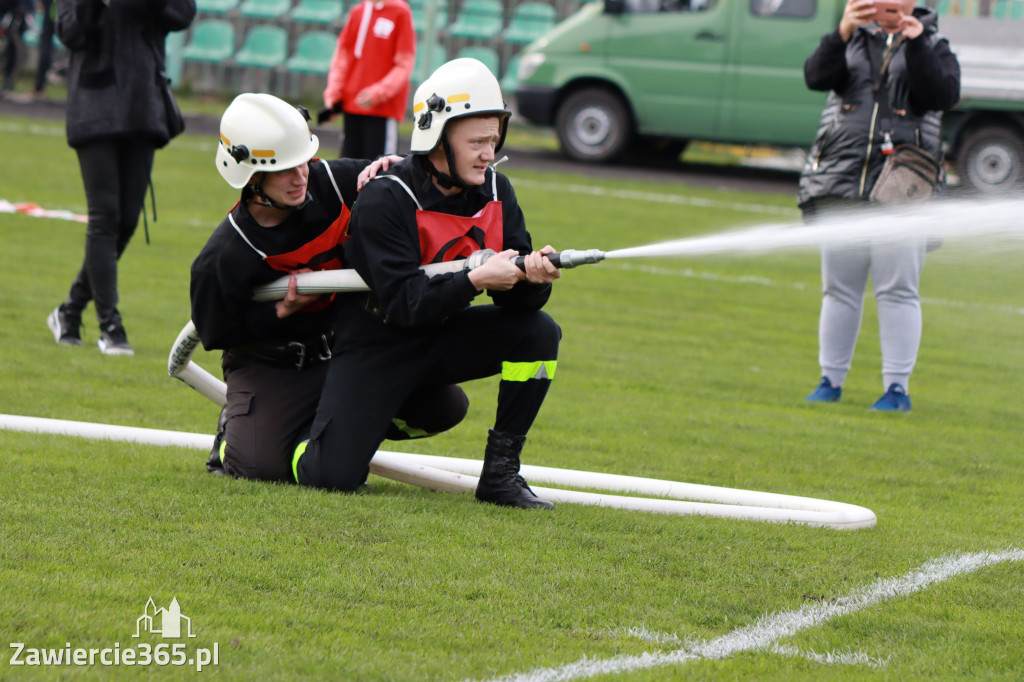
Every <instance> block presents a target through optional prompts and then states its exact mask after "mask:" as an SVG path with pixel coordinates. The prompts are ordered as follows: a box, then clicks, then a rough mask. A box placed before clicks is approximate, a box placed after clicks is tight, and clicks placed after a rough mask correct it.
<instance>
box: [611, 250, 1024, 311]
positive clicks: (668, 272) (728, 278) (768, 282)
mask: <svg viewBox="0 0 1024 682" xmlns="http://www.w3.org/2000/svg"><path fill="white" fill-rule="evenodd" d="M606 262H607V261H606ZM601 267H602V268H605V269H618V270H628V271H632V272H644V273H647V274H650V275H661V276H664V277H683V278H686V279H702V280H706V281H709V282H726V283H728V284H756V285H758V286H765V287H782V288H785V289H793V290H794V291H806V290H807V289H809V288H812V287H810V286H808V285H807V284H805V283H803V282H789V283H782V282H776V281H775V280H772V279H768V278H767V277H758V276H754V275H723V274H720V273H717V272H707V271H698V270H693V269H691V268H682V269H676V268H659V267H654V266H651V265H630V264H629V263H609V264H607V265H605V264H604V263H602V264H601ZM814 286H817V285H814ZM921 303H924V304H926V305H941V306H947V307H950V308H965V309H968V310H988V311H992V312H997V313H1006V314H1008V315H1024V307H1021V306H1012V305H1004V304H998V303H977V302H965V301H951V300H949V299H947V298H927V297H922V298H921Z"/></svg>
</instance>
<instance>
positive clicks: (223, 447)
mask: <svg viewBox="0 0 1024 682" xmlns="http://www.w3.org/2000/svg"><path fill="white" fill-rule="evenodd" d="M227 447H228V442H227V441H226V440H222V441H221V442H220V448H219V449H218V450H217V454H218V455H220V463H221V466H224V451H225V450H226V449H227Z"/></svg>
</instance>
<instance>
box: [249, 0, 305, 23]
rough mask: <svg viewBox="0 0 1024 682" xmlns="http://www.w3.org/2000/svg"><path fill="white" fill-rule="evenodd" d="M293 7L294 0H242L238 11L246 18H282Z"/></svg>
mask: <svg viewBox="0 0 1024 682" xmlns="http://www.w3.org/2000/svg"><path fill="white" fill-rule="evenodd" d="M291 8H292V0H242V4H241V5H239V6H238V13H239V15H240V16H242V17H244V18H246V19H281V18H284V17H285V16H286V15H287V14H288V12H289V11H291Z"/></svg>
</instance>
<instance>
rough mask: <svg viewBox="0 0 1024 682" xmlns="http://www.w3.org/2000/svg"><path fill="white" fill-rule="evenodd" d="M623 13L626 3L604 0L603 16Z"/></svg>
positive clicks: (622, 0)
mask: <svg viewBox="0 0 1024 682" xmlns="http://www.w3.org/2000/svg"><path fill="white" fill-rule="evenodd" d="M625 11H626V3H625V1H624V0H604V13H605V14H622V13H623V12H625Z"/></svg>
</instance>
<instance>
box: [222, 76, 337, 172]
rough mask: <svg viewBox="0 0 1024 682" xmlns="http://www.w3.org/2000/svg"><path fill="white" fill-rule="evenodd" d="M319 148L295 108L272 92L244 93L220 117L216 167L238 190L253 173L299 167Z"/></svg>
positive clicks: (315, 138)
mask: <svg viewBox="0 0 1024 682" xmlns="http://www.w3.org/2000/svg"><path fill="white" fill-rule="evenodd" d="M319 147H320V141H319V140H318V139H317V137H316V135H313V134H312V133H311V132H309V123H307V121H306V116H304V115H303V114H302V113H301V112H300V111H299V110H298V109H296V108H295V107H293V106H292V105H290V104H288V103H287V102H285V101H284V100H281V99H278V98H277V97H274V96H273V95H266V94H263V93H253V92H245V93H242V94H241V95H239V96H238V97H235V99H234V101H233V102H231V104H230V105H228V108H227V109H225V110H224V115H223V116H221V119H220V144H218V145H217V157H216V163H217V170H218V171H219V172H220V174H221V176H222V177H223V178H224V179H225V180H227V182H228V184H229V185H231V186H232V187H234V188H235V189H241V188H243V187H245V185H246V183H248V182H249V179H250V178H251V177H252V176H253V174H254V173H258V172H261V171H266V172H275V171H283V170H288V169H290V168H295V167H297V166H301V165H302V164H304V163H306V162H307V161H309V160H310V159H312V158H313V155H314V154H316V150H317V149H318V148H319Z"/></svg>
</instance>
